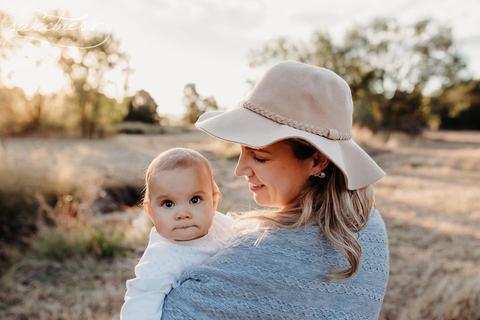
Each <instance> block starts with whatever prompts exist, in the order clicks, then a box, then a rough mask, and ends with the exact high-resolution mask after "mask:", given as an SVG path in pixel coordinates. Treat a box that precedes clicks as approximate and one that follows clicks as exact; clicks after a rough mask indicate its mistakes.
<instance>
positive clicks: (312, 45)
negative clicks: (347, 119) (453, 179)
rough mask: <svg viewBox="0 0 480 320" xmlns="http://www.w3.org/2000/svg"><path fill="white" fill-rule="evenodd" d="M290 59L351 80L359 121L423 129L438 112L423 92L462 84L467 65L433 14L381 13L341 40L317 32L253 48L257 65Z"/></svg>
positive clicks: (377, 126)
mask: <svg viewBox="0 0 480 320" xmlns="http://www.w3.org/2000/svg"><path fill="white" fill-rule="evenodd" d="M285 59H293V60H298V61H302V62H306V63H310V64H313V65H317V66H321V67H326V68H329V69H332V70H334V71H335V72H337V73H338V74H339V75H340V76H342V77H343V78H344V79H345V80H346V81H347V82H348V83H349V84H350V87H351V90H352V95H353V98H354V101H355V104H356V110H355V114H354V121H355V122H356V123H357V124H359V125H360V126H366V127H369V128H370V129H373V130H378V129H393V130H402V131H406V132H410V133H418V132H420V130H421V129H422V128H423V127H425V126H426V125H427V124H428V123H429V120H430V119H429V118H430V117H431V116H432V115H434V111H433V110H431V105H430V104H428V103H427V102H428V100H426V99H423V97H424V96H425V95H428V94H430V93H431V92H433V91H435V90H437V91H438V90H440V91H441V90H443V89H444V88H446V87H449V86H455V85H457V84H458V83H459V82H460V81H461V80H462V79H463V77H465V68H466V66H465V63H464V62H463V60H462V57H461V56H460V54H459V53H458V52H457V50H456V49H455V47H454V42H453V37H452V31H451V29H450V28H449V27H446V26H443V25H441V24H439V23H435V22H433V21H431V20H421V21H418V22H416V23H414V24H412V25H406V26H402V25H400V24H398V23H397V22H395V21H392V20H386V19H377V20H373V21H372V22H370V23H369V24H366V25H356V26H354V27H352V28H351V29H350V30H348V31H347V33H346V35H345V37H344V38H343V41H342V42H341V43H340V44H337V43H335V42H333V40H332V39H331V38H330V37H329V35H328V34H327V33H323V32H315V33H314V34H313V35H312V37H311V39H310V41H309V42H307V43H305V42H299V41H292V40H289V39H287V38H285V37H282V38H280V39H275V40H273V41H271V42H270V43H267V44H266V45H265V46H264V47H262V48H261V49H260V50H258V51H252V52H251V54H250V64H251V66H254V67H257V66H261V65H264V64H267V63H269V62H271V61H272V60H273V61H276V60H285Z"/></svg>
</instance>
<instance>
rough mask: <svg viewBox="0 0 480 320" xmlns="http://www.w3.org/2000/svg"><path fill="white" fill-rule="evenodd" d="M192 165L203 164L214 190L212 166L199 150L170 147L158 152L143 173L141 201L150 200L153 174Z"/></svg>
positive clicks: (146, 201)
mask: <svg viewBox="0 0 480 320" xmlns="http://www.w3.org/2000/svg"><path fill="white" fill-rule="evenodd" d="M192 166H200V167H202V166H203V167H204V168H206V169H207V171H208V173H209V174H210V176H211V177H212V184H213V185H214V189H213V190H214V192H216V191H217V190H215V187H216V185H215V183H214V182H213V173H212V167H211V166H210V163H209V162H208V160H207V158H205V157H204V156H203V155H202V154H201V153H200V152H198V151H195V150H192V149H187V148H172V149H168V150H167V151H164V152H162V153H160V154H159V155H158V156H157V157H156V158H155V159H153V160H152V162H151V163H150V165H149V166H148V169H147V173H146V175H145V196H144V198H143V202H144V203H148V202H149V201H150V186H151V181H152V177H154V176H155V174H157V173H158V172H160V171H163V170H174V169H178V168H190V167H192Z"/></svg>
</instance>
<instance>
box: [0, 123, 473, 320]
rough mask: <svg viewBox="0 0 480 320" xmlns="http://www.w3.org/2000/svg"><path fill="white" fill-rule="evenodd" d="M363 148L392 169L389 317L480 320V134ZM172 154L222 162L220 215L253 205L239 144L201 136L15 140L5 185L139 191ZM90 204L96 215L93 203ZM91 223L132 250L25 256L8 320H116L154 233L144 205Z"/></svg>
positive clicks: (386, 207) (379, 187)
mask: <svg viewBox="0 0 480 320" xmlns="http://www.w3.org/2000/svg"><path fill="white" fill-rule="evenodd" d="M357 140H358V141H360V142H361V143H362V144H363V145H364V146H365V147H366V148H367V150H368V151H369V152H370V154H371V155H372V156H373V157H374V158H375V159H376V160H377V161H378V163H379V164H380V165H381V166H382V167H383V168H384V169H385V171H386V172H387V173H388V176H386V177H385V178H384V179H382V180H381V181H379V182H378V183H377V184H376V201H377V207H378V208H379V209H380V211H381V212H382V214H383V216H384V219H385V221H386V224H387V229H388V233H389V242H390V259H391V272H390V281H389V285H388V289H387V294H386V298H385V303H384V307H383V310H382V314H381V319H452V320H453V319H480V272H479V270H480V267H479V263H480V203H479V198H480V133H472V132H426V133H425V134H423V135H422V136H421V137H417V138H409V137H406V136H403V135H390V136H387V135H370V134H368V133H365V132H357ZM173 146H184V147H190V148H195V149H197V150H199V151H201V152H203V153H204V154H205V155H206V156H207V157H208V158H209V159H210V160H212V165H213V167H214V170H215V176H216V180H217V183H218V184H219V186H220V189H221V190H222V193H223V200H222V204H221V207H220V209H221V210H223V211H228V210H248V209H250V208H252V207H253V206H254V204H253V202H252V200H251V196H250V194H249V191H248V189H247V187H246V185H245V181H244V180H243V179H240V178H236V177H235V176H234V175H233V168H234V165H235V154H236V152H237V151H238V150H237V149H236V147H234V146H232V145H227V144H223V143H220V142H218V141H214V140H213V139H211V138H209V137H207V136H206V135H204V134H202V133H200V132H197V131H190V132H184V133H181V134H175V135H173V134H166V135H160V136H133V135H132V136H128V135H119V136H116V137H113V138H110V139H106V140H94V141H87V140H76V139H35V138H16V139H5V140H3V141H2V143H1V144H0V180H1V181H2V185H3V186H4V187H5V186H8V185H9V184H11V185H18V184H32V185H34V186H41V185H44V184H53V185H56V188H57V189H62V188H64V187H65V186H71V185H75V187H76V188H80V189H82V190H83V192H84V194H85V197H84V199H89V197H90V198H93V197H94V196H95V194H96V193H98V192H99V190H101V188H102V186H104V185H106V184H108V185H113V184H118V185H136V186H139V185H141V184H142V182H143V172H144V170H145V168H146V166H147V165H148V163H149V161H150V160H151V159H152V158H153V157H154V156H155V155H156V154H157V153H159V152H160V151H163V150H165V149H167V148H169V147H173ZM83 205H84V206H87V207H85V208H83V210H84V211H85V212H88V202H86V203H84V204H83ZM89 219H91V220H92V221H94V222H93V223H96V224H98V225H100V226H102V227H104V228H114V229H115V230H117V231H118V232H121V233H122V234H123V235H124V237H125V243H126V244H127V247H128V250H127V251H126V253H125V254H122V255H117V256H115V257H114V258H109V259H96V258H94V257H83V258H80V259H79V258H72V259H66V260H64V261H57V260H52V259H48V258H46V257H38V256H32V255H30V254H29V253H28V249H25V250H26V252H25V253H24V254H23V253H21V254H20V255H17V258H16V259H14V261H13V262H12V264H11V266H10V267H9V268H8V269H6V270H5V271H4V272H3V274H2V277H1V280H0V319H115V318H117V317H118V312H119V308H120V306H121V303H122V299H123V294H124V282H125V280H126V279H127V278H130V277H131V276H132V274H133V266H134V265H135V263H136V261H137V259H138V258H139V256H140V254H141V252H142V249H143V248H144V245H145V241H146V234H145V230H146V229H147V228H146V227H147V226H148V225H147V223H146V222H145V217H144V215H143V214H142V212H141V211H140V210H138V209H135V208H132V209H129V210H126V211H119V212H114V213H111V214H103V215H99V214H96V215H91V216H90V217H89ZM0 249H1V248H0Z"/></svg>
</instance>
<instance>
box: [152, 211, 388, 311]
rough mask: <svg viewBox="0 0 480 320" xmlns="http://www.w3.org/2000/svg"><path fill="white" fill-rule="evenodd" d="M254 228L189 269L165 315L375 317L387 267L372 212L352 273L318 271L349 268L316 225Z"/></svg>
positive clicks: (382, 236)
mask: <svg viewBox="0 0 480 320" xmlns="http://www.w3.org/2000/svg"><path fill="white" fill-rule="evenodd" d="M257 238H258V234H251V235H249V236H247V237H246V238H245V240H244V241H242V242H241V243H239V244H235V245H233V246H231V247H229V248H227V249H225V250H222V251H220V252H219V253H217V254H216V255H215V256H213V257H212V258H209V260H207V262H206V263H205V264H203V265H199V266H194V267H192V268H190V269H188V270H186V271H185V272H184V273H183V274H182V276H181V278H180V280H179V283H178V284H179V286H178V287H177V288H175V289H173V290H172V291H171V292H170V293H169V294H168V295H167V297H166V299H165V303H164V308H163V316H162V319H166V320H168V319H359V320H361V319H377V318H378V316H379V312H380V309H381V306H382V302H383V297H384V294H385V288H386V285H387V280H388V272H389V254H388V243H387V234H386V230H385V224H384V222H383V219H382V217H381V216H380V214H379V212H378V211H377V210H374V211H373V212H372V214H371V216H370V218H369V221H368V223H367V225H366V226H365V227H364V228H363V229H362V230H361V231H360V233H359V241H360V243H361V245H362V255H361V267H360V270H359V272H358V273H357V274H356V275H355V276H354V277H353V278H351V279H348V280H343V281H327V280H324V279H322V276H324V275H326V274H328V273H330V272H333V271H335V270H338V269H340V268H344V267H347V265H348V264H347V262H346V260H345V258H344V257H343V256H342V255H341V254H340V253H339V252H338V251H337V250H336V249H334V247H333V246H332V245H331V243H330V242H329V241H328V240H327V239H326V238H325V237H324V236H323V235H322V233H321V232H320V228H319V226H307V227H303V228H301V229H298V230H288V229H281V230H277V231H274V232H271V233H270V234H269V235H268V236H266V237H265V238H263V240H262V241H261V242H260V243H259V244H258V246H255V245H254V243H255V240H256V239H257Z"/></svg>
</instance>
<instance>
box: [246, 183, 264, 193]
mask: <svg viewBox="0 0 480 320" xmlns="http://www.w3.org/2000/svg"><path fill="white" fill-rule="evenodd" d="M263 187H265V185H264V184H253V183H249V184H248V188H249V189H250V191H252V192H255V191H258V190H260V189H261V188H263Z"/></svg>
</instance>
